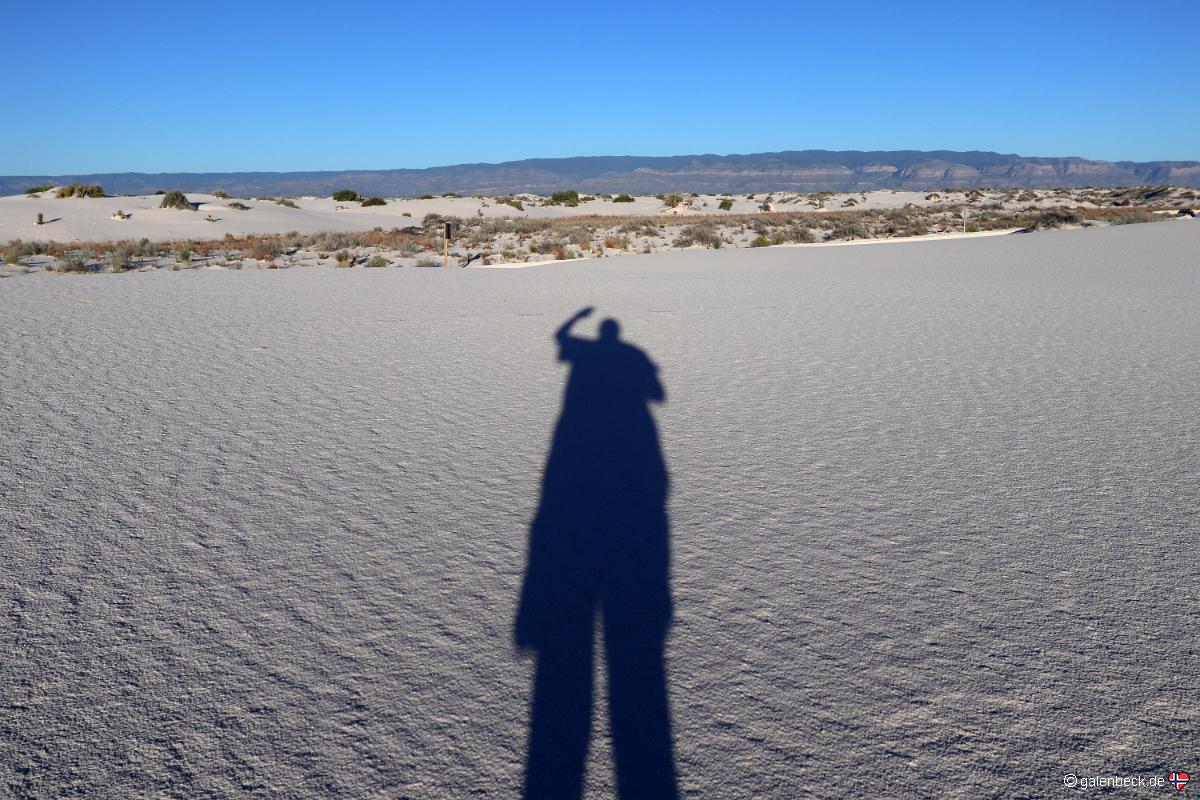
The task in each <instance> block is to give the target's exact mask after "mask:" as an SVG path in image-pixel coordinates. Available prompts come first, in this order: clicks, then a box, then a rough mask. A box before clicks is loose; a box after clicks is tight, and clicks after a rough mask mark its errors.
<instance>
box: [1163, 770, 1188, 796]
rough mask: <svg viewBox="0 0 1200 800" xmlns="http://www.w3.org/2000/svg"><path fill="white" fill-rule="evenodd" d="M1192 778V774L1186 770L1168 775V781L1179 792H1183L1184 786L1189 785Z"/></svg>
mask: <svg viewBox="0 0 1200 800" xmlns="http://www.w3.org/2000/svg"><path fill="white" fill-rule="evenodd" d="M1191 779H1192V776H1191V775H1190V774H1188V773H1186V772H1172V773H1171V774H1170V775H1168V776H1167V781H1168V782H1169V783H1170V784H1171V785H1172V786H1174V787H1175V791H1177V792H1182V791H1183V787H1185V786H1187V785H1188V781H1190V780H1191Z"/></svg>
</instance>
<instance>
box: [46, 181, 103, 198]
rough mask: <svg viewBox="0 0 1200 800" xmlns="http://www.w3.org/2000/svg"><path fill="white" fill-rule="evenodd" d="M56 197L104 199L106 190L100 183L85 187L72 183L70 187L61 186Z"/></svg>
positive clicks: (55, 194)
mask: <svg viewBox="0 0 1200 800" xmlns="http://www.w3.org/2000/svg"><path fill="white" fill-rule="evenodd" d="M54 196H55V197H104V196H105V194H104V189H103V188H102V187H101V186H100V184H98V183H92V184H87V185H84V184H82V183H72V184H71V185H70V186H60V187H59V189H58V191H57V192H55V193H54Z"/></svg>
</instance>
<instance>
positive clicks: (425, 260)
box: [416, 256, 442, 267]
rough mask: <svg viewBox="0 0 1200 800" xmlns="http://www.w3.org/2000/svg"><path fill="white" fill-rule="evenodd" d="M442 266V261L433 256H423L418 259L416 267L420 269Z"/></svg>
mask: <svg viewBox="0 0 1200 800" xmlns="http://www.w3.org/2000/svg"><path fill="white" fill-rule="evenodd" d="M441 265H442V262H441V260H439V259H436V258H434V257H433V256H421V257H420V258H418V259H417V263H416V266H418V267H440V266H441Z"/></svg>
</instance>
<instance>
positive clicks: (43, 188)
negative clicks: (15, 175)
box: [25, 183, 54, 194]
mask: <svg viewBox="0 0 1200 800" xmlns="http://www.w3.org/2000/svg"><path fill="white" fill-rule="evenodd" d="M53 188H54V184H53V183H47V184H46V185H45V186H30V187H29V188H28V189H26V190H25V194H37V193H38V192H48V191H50V190H51V189H53Z"/></svg>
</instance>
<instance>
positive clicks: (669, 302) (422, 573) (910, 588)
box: [0, 224, 1200, 798]
mask: <svg viewBox="0 0 1200 800" xmlns="http://www.w3.org/2000/svg"><path fill="white" fill-rule="evenodd" d="M1197 245H1200V229H1198V228H1196V227H1192V226H1188V225H1182V224H1181V225H1167V226H1156V225H1155V226H1125V227H1121V228H1111V229H1104V230H1095V231H1086V232H1084V231H1077V232H1070V231H1068V232H1061V233H1056V234H1054V235H1046V236H1024V237H997V238H991V239H979V240H957V241H947V242H937V243H927V244H921V245H919V246H917V245H913V246H905V245H903V244H897V245H896V246H894V247H886V248H884V247H879V248H827V249H818V248H792V249H784V248H779V249H773V248H772V249H757V250H744V251H731V250H725V251H719V252H706V253H689V254H686V255H683V254H675V253H667V254H657V255H651V256H645V257H637V258H629V259H621V260H615V261H592V262H584V263H581V264H578V265H575V268H572V269H559V268H551V267H546V268H540V269H529V270H516V271H494V272H493V271H487V270H446V271H443V270H367V271H362V272H353V273H348V274H339V275H334V274H333V273H332V272H331V271H304V270H292V271H284V272H280V271H262V272H243V273H237V274H217V273H214V272H203V271H201V272H195V273H190V274H189V275H187V276H186V277H185V278H183V279H182V280H181V276H177V275H172V274H152V275H145V276H136V279H134V276H131V278H130V279H128V280H126V279H117V280H112V281H90V280H87V281H84V280H80V281H70V280H48V279H47V280H21V281H8V282H6V283H5V290H4V291H3V292H0V318H3V319H4V320H5V322H6V328H7V330H8V332H9V336H8V337H7V353H6V355H7V357H6V359H5V365H6V366H5V369H4V370H2V371H0V394H2V395H3V397H4V399H5V405H6V411H5V414H4V415H2V416H0V460H2V462H3V463H4V464H5V465H6V470H5V478H4V481H5V490H4V492H3V493H2V494H0V546H2V547H3V552H4V553H5V555H6V569H5V572H4V579H3V582H2V583H0V597H2V598H3V600H2V602H3V603H4V605H5V624H4V625H0V695H2V696H3V697H4V698H5V702H4V704H3V705H2V706H0V759H2V760H3V761H4V762H5V763H7V764H10V765H12V769H11V770H10V771H7V772H6V774H5V776H4V778H3V781H4V783H3V785H4V786H5V788H6V791H7V792H8V793H11V794H13V795H14V796H18V797H20V796H30V797H54V796H61V795H63V794H67V793H84V794H89V795H91V796H122V797H136V796H148V795H152V794H172V795H174V794H178V795H185V796H193V797H197V796H199V797H232V796H268V795H279V794H285V795H289V796H295V797H363V796H372V795H379V796H401V797H422V798H424V797H460V796H464V795H468V794H480V795H483V796H495V797H513V796H517V795H518V793H519V791H520V785H521V781H522V771H523V765H524V759H525V737H526V734H527V725H528V722H529V706H528V703H529V698H530V695H529V690H530V681H531V678H532V673H533V664H532V662H531V660H530V659H529V658H528V656H522V655H521V654H520V653H518V652H516V651H515V649H514V647H513V641H512V626H513V621H514V616H515V613H516V608H517V600H518V595H519V591H520V588H521V582H522V576H523V574H524V570H525V567H526V557H527V553H526V549H527V537H528V530H529V525H530V522H531V520H532V517H533V514H534V512H535V510H536V509H537V507H538V504H539V494H540V491H541V485H540V484H541V480H542V476H543V469H544V467H545V459H546V456H547V453H548V450H549V447H550V444H551V441H550V437H551V434H552V431H553V430H554V427H555V424H556V420H557V416H558V414H559V411H560V403H561V400H562V397H561V393H562V389H563V385H564V379H565V377H566V374H567V373H566V369H565V367H564V365H561V364H558V363H556V361H555V348H554V343H553V340H552V334H553V332H554V330H555V328H556V327H557V326H558V325H559V324H560V323H561V322H562V321H563V320H564V319H565V318H566V317H567V316H568V315H570V314H571V313H573V312H574V311H575V310H577V309H578V308H580V307H581V306H584V305H589V304H594V305H595V306H596V307H597V312H596V314H595V315H594V317H593V318H591V319H589V320H585V321H583V322H582V323H581V324H580V325H578V326H577V330H576V333H578V334H580V335H584V336H592V335H594V330H595V323H596V322H598V321H599V320H601V319H602V318H604V317H605V316H612V317H615V318H617V319H619V320H620V322H621V325H622V336H623V337H625V338H626V339H627V340H628V341H630V342H632V343H634V344H636V345H637V346H638V347H640V348H642V349H643V350H644V351H645V352H646V353H647V354H648V356H649V357H650V358H651V359H653V360H654V362H656V363H657V365H658V367H659V377H660V379H661V381H662V384H663V385H664V387H665V390H666V402H665V403H664V404H662V405H661V406H656V407H655V408H654V410H653V414H654V418H655V420H656V423H657V426H658V439H659V443H660V446H661V449H662V453H663V454H664V456H665V459H666V465H667V468H668V470H669V473H670V481H671V483H670V489H671V491H670V498H669V504H668V506H667V510H668V511H669V523H670V555H671V573H670V587H671V596H672V600H673V604H674V619H673V624H672V625H671V628H670V633H669V636H668V638H667V641H666V651H665V652H666V662H665V663H666V676H667V685H668V688H669V691H670V698H671V719H670V723H671V732H672V736H673V740H674V766H675V768H676V770H677V772H678V775H679V785H680V787H681V789H682V790H683V791H685V792H687V793H690V794H697V795H701V796H713V797H723V798H750V797H759V798H761V797H765V798H792V797H797V796H813V797H841V796H846V795H849V794H854V793H862V792H868V791H874V792H878V791H884V792H885V793H886V794H887V795H888V796H890V797H900V798H909V797H911V798H919V797H928V796H930V795H937V796H943V797H963V798H966V797H978V796H980V795H986V796H1015V795H1025V796H1028V795H1033V796H1054V795H1057V794H1058V793H1059V792H1060V791H1061V790H1060V789H1059V788H1058V787H1059V786H1060V785H1061V780H1062V774H1064V773H1066V772H1075V773H1078V774H1093V773H1099V774H1125V773H1141V772H1156V771H1165V770H1167V769H1174V768H1179V765H1178V763H1177V762H1179V761H1180V760H1182V761H1184V762H1186V759H1187V758H1188V757H1189V755H1190V753H1191V752H1192V748H1193V744H1194V742H1195V740H1196V737H1197V733H1200V731H1198V730H1197V723H1196V720H1197V719H1200V717H1198V716H1197V714H1196V713H1195V711H1196V708H1197V703H1198V701H1200V696H1198V693H1197V692H1198V690H1197V686H1198V685H1200V682H1198V680H1197V672H1196V670H1197V667H1196V663H1197V661H1196V658H1195V655H1196V653H1195V647H1194V644H1192V643H1191V642H1190V640H1189V639H1188V638H1187V637H1186V636H1182V637H1180V636H1176V635H1171V634H1172V633H1173V632H1174V633H1180V632H1186V631H1189V630H1191V627H1192V625H1193V623H1192V618H1193V616H1194V609H1195V604H1196V600H1197V597H1196V589H1195V587H1196V578H1197V577H1198V575H1197V567H1196V564H1195V561H1194V559H1189V558H1187V557H1186V554H1188V553H1190V552H1192V551H1193V550H1194V545H1195V536H1196V533H1197V530H1198V528H1197V516H1196V513H1197V510H1196V506H1195V502H1194V498H1195V492H1194V488H1195V481H1194V477H1195V475H1196V472H1197V467H1198V464H1197V453H1198V452H1200V449H1198V445H1200V428H1198V425H1197V421H1196V419H1197V418H1196V414H1195V409H1196V399H1197V398H1196V388H1195V387H1196V386H1197V385H1200V372H1198V369H1200V367H1198V362H1197V360H1196V358H1195V344H1194V343H1195V342H1196V341H1197V340H1200V312H1198V311H1197V309H1200V302H1197V300H1200V298H1198V297H1197V292H1198V288H1197V287H1198V286H1200V284H1198V283H1197V280H1196V276H1197V270H1198V269H1200V264H1198V263H1197V254H1198V253H1200V247H1198V246H1197ZM598 673H599V674H598V677H597V690H596V697H595V704H596V707H595V718H594V723H593V732H592V736H591V749H590V752H589V755H588V759H587V767H588V770H587V776H586V782H585V787H586V791H585V796H587V797H589V798H602V797H611V796H612V794H613V791H614V789H613V787H614V784H613V771H612V764H611V752H612V751H611V745H610V742H609V739H608V736H607V733H606V732H607V729H608V716H607V711H606V708H605V704H604V697H605V691H606V688H607V685H606V676H605V672H604V668H603V666H602V664H600V665H598ZM1184 766H1185V767H1186V763H1185V764H1184Z"/></svg>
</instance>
